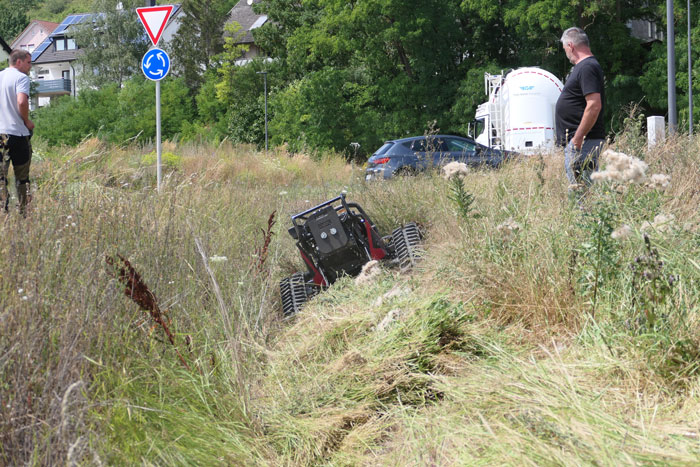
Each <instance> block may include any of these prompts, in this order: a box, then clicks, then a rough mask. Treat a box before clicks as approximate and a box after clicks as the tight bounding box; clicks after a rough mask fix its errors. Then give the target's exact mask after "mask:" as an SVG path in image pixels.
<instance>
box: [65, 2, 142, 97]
mask: <svg viewBox="0 0 700 467" xmlns="http://www.w3.org/2000/svg"><path fill="white" fill-rule="evenodd" d="M142 4H143V2H141V1H139V0H123V1H121V2H119V1H117V0H97V1H96V2H95V3H94V5H93V9H94V10H95V11H96V12H98V13H95V15H94V16H93V21H86V22H83V23H82V24H81V26H80V27H79V28H78V29H77V31H76V33H75V39H76V43H77V44H78V47H79V48H80V49H82V54H81V55H80V58H79V64H80V65H82V69H83V72H82V73H81V74H80V80H81V82H82V84H83V85H84V86H85V85H87V86H96V87H99V86H104V85H106V84H108V83H117V85H118V86H119V87H121V86H122V84H123V83H124V82H125V81H126V80H127V79H129V78H130V77H131V76H133V75H135V74H140V65H141V58H142V57H143V54H144V53H146V51H147V50H148V45H149V42H148V38H147V37H146V35H145V33H144V30H143V26H142V25H141V23H140V21H139V19H138V17H137V14H136V10H135V9H134V8H135V7H137V6H141V5H142ZM119 5H121V7H119Z"/></svg>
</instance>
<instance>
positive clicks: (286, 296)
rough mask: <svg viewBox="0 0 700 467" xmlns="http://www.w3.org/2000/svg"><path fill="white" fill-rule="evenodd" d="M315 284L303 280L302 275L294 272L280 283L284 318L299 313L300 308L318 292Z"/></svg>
mask: <svg viewBox="0 0 700 467" xmlns="http://www.w3.org/2000/svg"><path fill="white" fill-rule="evenodd" d="M319 290H320V289H319V287H318V286H317V285H315V284H308V283H307V282H306V281H305V280H304V273H301V272H295V273H294V274H292V275H291V276H289V277H287V278H284V279H282V280H281V281H280V296H281V297H282V313H283V314H284V317H285V318H288V317H290V316H293V315H295V314H297V313H299V311H301V308H302V306H304V303H306V302H307V301H308V300H309V299H310V298H312V297H313V296H314V295H316V294H317V293H318V292H319Z"/></svg>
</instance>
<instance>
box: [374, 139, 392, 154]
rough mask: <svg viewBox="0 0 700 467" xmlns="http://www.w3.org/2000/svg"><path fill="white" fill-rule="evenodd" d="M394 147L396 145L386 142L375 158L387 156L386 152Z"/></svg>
mask: <svg viewBox="0 0 700 467" xmlns="http://www.w3.org/2000/svg"><path fill="white" fill-rule="evenodd" d="M393 145H394V143H391V142H386V143H384V145H383V146H382V147H381V148H379V149H377V152H375V153H374V155H375V156H381V155H382V154H386V152H387V151H388V150H389V149H391V147H392V146H393Z"/></svg>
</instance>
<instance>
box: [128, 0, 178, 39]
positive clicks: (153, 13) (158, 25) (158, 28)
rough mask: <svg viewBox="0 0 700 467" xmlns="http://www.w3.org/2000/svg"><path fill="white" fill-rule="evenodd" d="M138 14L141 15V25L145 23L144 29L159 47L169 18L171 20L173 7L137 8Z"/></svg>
mask: <svg viewBox="0 0 700 467" xmlns="http://www.w3.org/2000/svg"><path fill="white" fill-rule="evenodd" d="M136 12H137V13H138V14H139V18H141V23H143V27H144V28H146V32H147V33H148V37H150V38H151V42H153V45H154V46H155V45H158V40H159V39H160V35H161V34H163V29H165V24H166V23H167V22H168V18H170V13H172V12H173V6H172V5H163V6H149V7H144V8H137V9H136Z"/></svg>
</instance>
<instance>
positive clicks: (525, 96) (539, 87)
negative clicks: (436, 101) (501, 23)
mask: <svg viewBox="0 0 700 467" xmlns="http://www.w3.org/2000/svg"><path fill="white" fill-rule="evenodd" d="M484 82H485V85H486V92H487V93H488V96H489V97H488V101H487V102H484V103H483V104H481V105H479V107H477V110H476V117H475V120H476V125H475V131H474V134H476V135H478V136H477V138H476V141H477V142H479V143H481V144H483V145H484V146H488V147H490V148H494V149H500V150H503V149H505V150H508V151H516V152H519V153H521V154H533V153H535V152H537V151H542V150H548V149H551V148H553V147H554V141H555V134H556V129H555V123H554V122H555V118H554V114H555V106H556V103H557V99H558V98H559V94H561V91H562V89H563V88H564V85H563V84H562V82H561V81H560V80H559V79H558V78H557V77H556V76H554V75H553V74H551V73H550V72H548V71H546V70H543V69H541V68H536V67H526V68H518V69H516V70H513V71H511V72H509V73H507V74H505V75H504V74H503V73H501V74H498V75H492V74H489V73H486V74H485V76H484Z"/></svg>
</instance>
